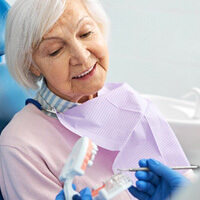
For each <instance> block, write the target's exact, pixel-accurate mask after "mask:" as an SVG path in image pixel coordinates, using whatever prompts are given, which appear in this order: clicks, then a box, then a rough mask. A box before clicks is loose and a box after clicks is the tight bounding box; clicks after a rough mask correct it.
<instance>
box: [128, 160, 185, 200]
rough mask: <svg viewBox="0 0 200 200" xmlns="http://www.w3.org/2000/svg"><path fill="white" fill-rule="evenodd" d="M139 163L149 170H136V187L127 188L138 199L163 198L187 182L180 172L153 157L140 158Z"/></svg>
mask: <svg viewBox="0 0 200 200" xmlns="http://www.w3.org/2000/svg"><path fill="white" fill-rule="evenodd" d="M139 165H140V167H148V168H149V170H150V171H148V172H146V171H138V172H136V173H135V176H136V178H137V179H138V181H137V182H136V187H134V186H131V187H130V188H129V192H130V193H131V194H132V195H133V196H135V197H136V198H138V199H139V200H143V199H145V200H158V199H159V200H165V199H167V198H168V197H170V195H171V194H172V193H173V192H174V191H175V190H177V188H179V187H181V186H182V185H187V184H188V183H189V180H188V179H186V178H185V177H184V176H183V175H182V174H180V173H179V172H177V171H174V170H172V169H170V168H169V167H167V166H165V165H163V164H162V163H160V162H159V161H156V160H154V159H148V160H146V159H142V160H140V161H139Z"/></svg>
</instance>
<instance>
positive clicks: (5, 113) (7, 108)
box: [0, 0, 30, 134]
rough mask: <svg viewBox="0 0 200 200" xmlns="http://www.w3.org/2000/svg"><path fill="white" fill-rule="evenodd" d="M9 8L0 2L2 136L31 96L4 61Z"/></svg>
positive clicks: (0, 0) (0, 119) (0, 130)
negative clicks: (13, 76)
mask: <svg viewBox="0 0 200 200" xmlns="http://www.w3.org/2000/svg"><path fill="white" fill-rule="evenodd" d="M9 8H10V6H9V5H8V3H7V2H6V1H5V0H0V134H1V132H2V130H3V129H4V127H5V126H6V125H7V124H8V123H9V121H10V120H11V119H12V117H13V116H14V114H15V113H17V112H18V111H19V110H21V109H22V108H23V107H24V105H25V100H26V99H27V98H28V96H30V94H29V93H28V92H26V91H25V90H23V89H22V88H20V87H19V86H18V84H17V83H16V82H15V80H14V79H13V78H12V77H11V75H10V74H9V72H8V69H7V66H6V63H5V62H3V59H2V58H3V55H4V50H5V49H4V42H5V41H4V40H5V23H6V14H7V12H8V10H9Z"/></svg>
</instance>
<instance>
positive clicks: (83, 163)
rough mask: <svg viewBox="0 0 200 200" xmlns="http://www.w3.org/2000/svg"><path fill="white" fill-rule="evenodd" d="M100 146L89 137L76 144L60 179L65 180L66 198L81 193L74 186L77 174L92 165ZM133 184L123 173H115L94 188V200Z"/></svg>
mask: <svg viewBox="0 0 200 200" xmlns="http://www.w3.org/2000/svg"><path fill="white" fill-rule="evenodd" d="M97 151H98V147H97V145H96V144H94V143H93V142H92V141H91V140H90V139H88V138H87V137H82V138H80V139H79V140H78V141H77V142H76V144H75V145H74V147H73V149H72V152H71V153H70V155H69V156H68V158H67V160H66V162H65V165H64V167H63V169H62V171H61V174H60V177H59V179H60V181H62V182H64V194H65V199H66V200H72V198H73V196H74V195H79V193H78V192H76V191H75V190H74V189H73V188H72V183H73V179H74V177H75V176H82V175H84V173H85V170H86V168H87V166H92V165H93V161H94V158H95V155H96V154H97ZM132 184H133V182H132V180H131V179H130V178H129V177H127V176H125V175H124V174H122V173H118V174H115V175H113V176H112V177H111V178H110V179H109V180H107V181H105V182H103V185H102V186H101V187H99V188H97V189H95V190H92V197H93V199H94V200H109V199H112V198H113V197H115V196H116V195H118V194H119V193H121V192H122V191H124V190H126V189H127V188H129V187H130V186H131V185H132Z"/></svg>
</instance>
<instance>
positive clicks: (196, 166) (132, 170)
mask: <svg viewBox="0 0 200 200" xmlns="http://www.w3.org/2000/svg"><path fill="white" fill-rule="evenodd" d="M199 168H200V166H198V165H192V166H176V167H171V169H173V170H184V169H199ZM117 170H119V171H129V172H136V171H149V168H148V167H140V168H130V169H117Z"/></svg>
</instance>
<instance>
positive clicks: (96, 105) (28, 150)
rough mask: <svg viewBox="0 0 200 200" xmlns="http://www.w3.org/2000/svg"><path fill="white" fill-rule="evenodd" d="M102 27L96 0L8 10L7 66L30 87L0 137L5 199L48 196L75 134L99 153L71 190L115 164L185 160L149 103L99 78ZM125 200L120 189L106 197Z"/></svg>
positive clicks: (27, 2)
mask: <svg viewBox="0 0 200 200" xmlns="http://www.w3.org/2000/svg"><path fill="white" fill-rule="evenodd" d="M108 25H109V20H108V18H107V16H106V14H105V12H104V10H103V9H102V7H101V5H100V3H99V2H98V0H45V1H41V0H17V1H16V2H15V4H14V5H13V7H12V8H11V10H10V12H9V14H8V18H7V26H6V60H7V65H8V68H9V70H10V72H11V74H12V75H13V77H14V78H15V79H16V80H17V82H18V83H19V84H21V85H22V86H24V87H25V88H27V89H38V92H37V95H36V97H35V98H34V99H32V100H28V101H27V105H26V106H25V107H24V108H23V109H22V110H21V111H20V112H19V113H17V114H16V115H15V116H14V117H13V119H12V121H11V122H10V123H9V124H8V126H7V127H6V128H5V129H4V131H3V132H2V135H1V139H0V154H1V156H0V158H1V159H0V164H1V167H0V187H1V190H2V193H3V196H4V198H5V199H6V200H9V199H10V200H13V199H15V200H27V199H28V200H31V199H32V200H36V199H37V200H44V199H52V200H53V199H55V197H56V195H57V194H58V193H59V192H60V191H61V190H62V187H63V183H62V182H61V181H60V180H59V175H60V172H61V170H62V167H63V165H64V164H65V160H66V158H67V157H68V155H69V153H70V151H71V150H72V147H73V145H74V144H75V142H76V141H77V140H78V139H79V138H80V137H81V136H87V137H89V138H91V140H92V141H93V142H94V143H96V144H97V145H98V146H99V151H98V154H97V155H96V158H95V161H94V165H93V167H91V168H88V169H87V170H86V173H85V175H84V176H83V177H76V178H75V179H74V184H76V187H77V191H80V190H81V189H83V188H85V187H89V188H92V187H94V186H95V187H96V186H100V185H101V183H102V181H104V180H107V179H109V178H110V177H111V176H112V175H113V173H114V172H115V170H116V169H117V168H130V167H134V166H136V164H137V163H138V160H139V159H141V158H144V157H152V158H155V159H157V160H159V161H162V162H163V163H165V164H166V165H170V166H173V165H189V163H188V161H187V158H186V157H185V155H184V153H183V151H182V149H181V147H180V145H179V143H178V141H177V139H176V137H175V136H174V133H173V132H172V130H171V129H170V127H169V126H168V124H167V123H166V122H165V120H164V119H163V117H162V116H161V115H160V113H159V111H158V110H157V108H156V107H155V106H154V105H153V104H152V103H151V102H149V101H148V100H146V99H144V98H143V97H141V96H140V95H139V94H138V93H137V92H135V91H134V90H133V89H132V88H131V87H130V86H128V85H127V84H119V83H118V84H108V83H107V84H105V80H106V74H107V70H108V66H109V56H108V47H107V42H106V41H107V37H108V32H109V31H108V28H109V26H108ZM127 175H128V176H130V177H131V178H133V177H134V176H133V175H132V174H131V173H130V174H127ZM133 180H134V178H133ZM132 198H134V197H132V195H131V194H130V193H129V192H128V191H124V192H122V193H121V194H119V195H118V196H116V197H115V198H114V199H116V200H118V199H126V200H128V199H132Z"/></svg>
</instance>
